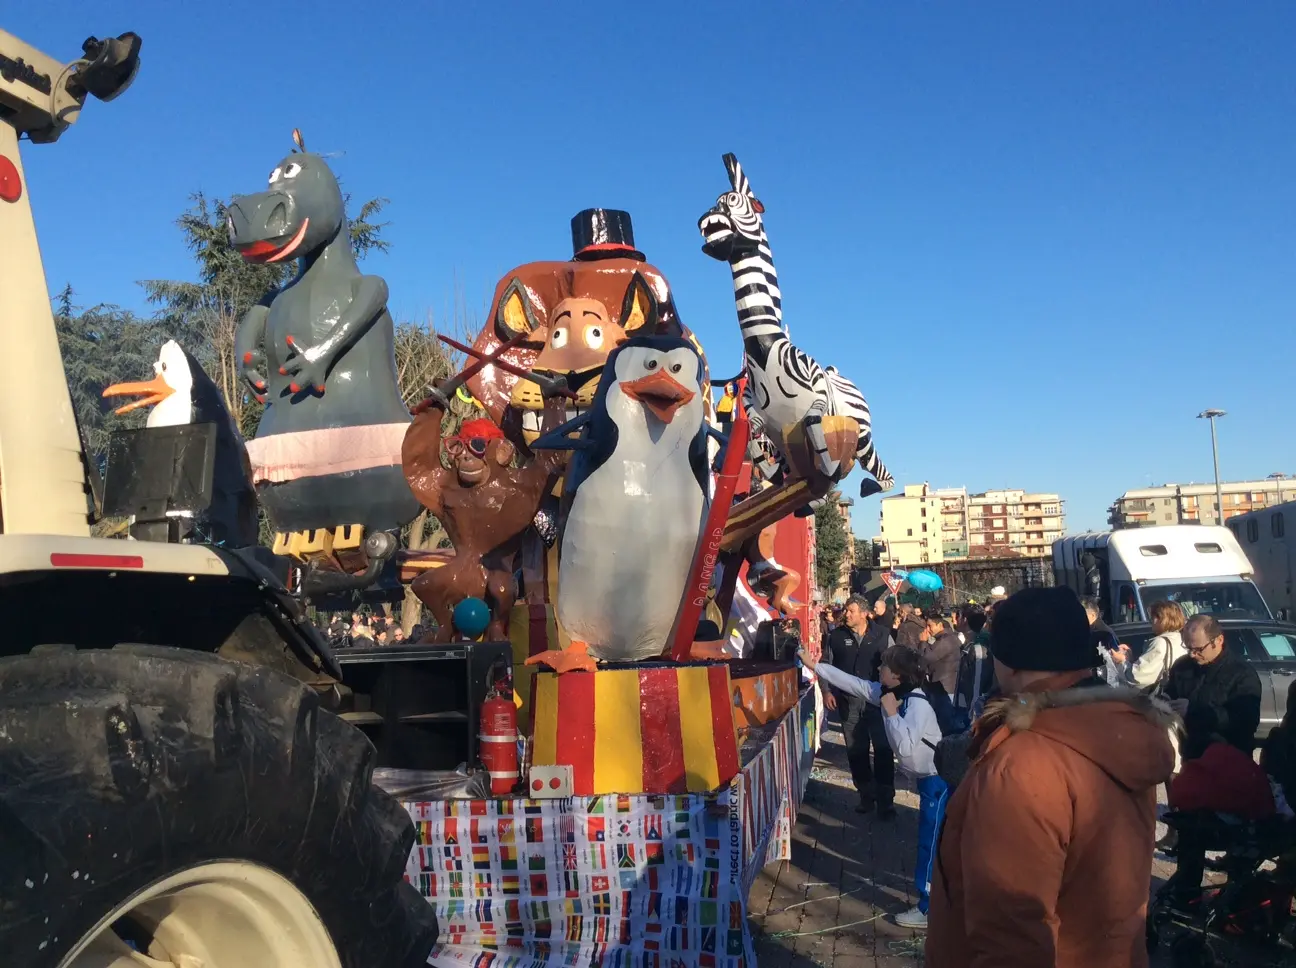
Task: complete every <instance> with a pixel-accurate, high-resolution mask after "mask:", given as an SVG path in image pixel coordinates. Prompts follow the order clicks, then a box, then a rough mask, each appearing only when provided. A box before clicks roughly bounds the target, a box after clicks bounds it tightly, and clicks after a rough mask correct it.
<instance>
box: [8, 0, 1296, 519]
mask: <svg viewBox="0 0 1296 968" xmlns="http://www.w3.org/2000/svg"><path fill="white" fill-rule="evenodd" d="M1063 6H1065V7H1066V8H1067V9H1061V8H1062V7H1063ZM361 11H363V13H362V12H361ZM739 11H741V12H739ZM3 26H4V29H6V30H9V31H11V32H13V33H16V34H17V35H18V36H20V37H22V38H23V39H25V40H27V41H29V42H31V43H34V44H36V45H37V46H38V47H40V48H41V49H43V50H44V51H46V52H47V53H49V54H52V55H55V56H59V57H62V58H66V59H70V58H72V57H73V56H74V55H75V54H76V53H77V52H78V51H79V44H80V41H81V40H82V39H83V38H84V37H85V36H86V35H88V34H90V33H96V34H99V35H104V34H109V33H113V34H115V33H120V32H121V31H123V30H134V31H136V32H138V33H139V34H140V35H141V36H142V37H143V38H144V48H143V57H144V64H143V67H142V69H141V71H140V75H139V78H138V79H137V81H136V83H135V85H134V87H132V88H131V90H130V91H128V92H127V93H126V94H125V95H123V96H122V97H121V98H120V99H118V100H117V101H115V102H113V103H111V104H107V105H103V104H99V103H92V104H90V105H89V106H88V108H87V110H86V112H85V113H84V115H83V118H82V120H81V122H80V123H78V124H77V126H76V127H75V128H74V129H73V130H72V131H71V132H69V133H68V134H67V135H66V136H65V137H64V139H63V141H62V142H60V143H59V144H58V145H54V146H46V147H38V146H28V147H26V148H25V149H24V156H25V161H26V165H27V169H28V174H29V177H30V190H31V195H32V199H33V204H34V206H35V208H36V213H37V219H38V225H39V229H40V232H41V239H42V245H43V251H44V255H45V265H46V271H47V274H48V276H49V282H50V284H51V286H52V287H59V286H61V285H62V284H63V283H65V282H71V283H72V285H73V286H74V287H75V288H76V289H77V291H78V292H79V294H80V299H81V300H82V301H83V302H85V303H93V302H100V301H103V302H115V303H118V304H120V305H123V306H127V307H132V308H136V309H145V308H146V307H145V306H144V305H143V300H142V294H141V292H140V290H139V288H138V287H137V286H136V284H135V283H136V280H140V279H145V278H190V277H192V273H193V266H192V263H191V261H190V260H189V258H188V256H187V253H186V252H185V250H184V248H183V246H182V244H181V241H180V236H179V234H178V232H177V230H176V229H175V228H174V226H173V220H174V218H175V217H176V215H177V214H178V213H179V212H180V211H181V210H182V209H183V208H184V207H185V205H186V198H187V196H188V194H189V193H190V192H193V191H196V190H200V189H201V190H202V191H204V192H207V193H208V194H210V195H214V196H225V195H229V194H232V193H235V192H251V191H257V190H260V189H261V188H262V187H263V186H264V183H265V178H266V175H267V173H268V172H269V171H270V169H271V168H272V167H273V166H274V163H275V162H276V161H277V160H278V159H279V158H280V157H281V156H282V155H283V154H285V153H286V152H287V150H288V148H289V146H290V143H289V133H290V131H291V129H292V128H293V127H300V128H301V129H302V131H303V132H304V134H305V137H306V141H307V145H308V146H309V147H310V148H311V149H312V150H318V151H323V152H338V153H340V154H338V155H337V156H336V157H335V158H334V160H333V164H334V167H335V169H336V171H337V172H338V174H339V176H340V177H341V178H342V180H343V182H344V187H345V188H346V189H348V190H350V191H351V192H353V193H354V194H355V195H356V196H357V197H358V198H368V197H371V196H375V195H381V196H386V197H388V198H390V199H391V205H390V207H389V209H388V217H389V218H390V220H391V226H390V228H389V230H388V238H389V239H390V241H391V242H392V246H393V247H392V250H391V253H390V254H389V255H387V256H381V257H377V258H374V259H371V260H370V261H369V262H368V263H367V264H366V267H367V269H368V270H369V271H372V272H378V273H381V274H382V275H384V276H385V277H386V278H387V280H388V282H389V284H390V287H391V292H392V303H391V305H392V308H393V310H395V311H396V312H397V313H399V314H404V315H407V316H419V317H422V316H423V315H424V314H426V313H428V312H431V313H433V314H434V316H437V317H441V316H444V315H445V314H446V313H447V312H448V311H449V309H450V306H451V303H452V299H453V291H454V287H455V284H456V280H457V281H458V284H459V285H460V286H461V287H462V290H463V292H464V293H465V296H466V299H467V302H468V303H469V305H470V306H472V307H479V306H481V305H483V304H484V303H485V302H486V300H487V299H488V298H489V295H490V292H491V291H492V289H493V286H494V284H495V282H496V281H497V279H498V278H499V277H500V276H501V275H503V274H504V273H505V272H507V271H508V270H509V269H510V268H511V267H512V266H514V265H517V264H519V263H522V262H527V261H531V260H534V259H545V258H565V257H567V256H568V255H569V254H570V241H569V230H568V221H569V219H570V218H571V216H572V215H573V214H574V213H575V212H576V211H578V210H580V209H582V208H586V207H591V206H606V207H616V208H624V209H627V210H629V211H630V212H631V213H632V215H633V217H634V222H635V231H636V237H637V241H638V243H639V246H640V248H641V249H643V250H644V251H645V252H646V253H647V255H648V257H649V258H650V260H652V261H653V262H654V263H655V264H656V265H657V266H659V267H660V268H661V269H662V270H663V271H664V272H665V273H666V275H667V278H668V279H669V280H670V282H671V284H672V286H673V288H674V291H675V297H676V303H677V305H678V306H679V308H680V312H681V315H682V316H683V318H684V320H685V322H687V323H688V324H689V325H690V326H692V327H693V328H694V329H695V330H696V331H697V332H698V333H699V335H700V337H701V339H702V341H703V343H704V345H705V346H706V348H707V352H708V356H709V357H710V359H711V361H712V369H713V372H729V371H731V370H736V369H737V368H738V365H739V363H740V344H739V341H738V335H737V323H736V321H735V317H734V311H733V303H732V291H731V288H730V283H729V275H728V272H727V270H726V268H725V267H724V266H722V265H720V264H719V263H716V262H713V261H712V260H710V259H708V258H707V257H705V256H704V255H702V253H701V252H700V250H699V242H700V238H699V235H698V232H697V227H696V220H697V217H698V216H699V215H700V214H701V213H702V211H703V210H704V209H706V208H707V207H709V206H710V205H711V203H712V202H713V201H714V199H715V196H716V195H717V194H718V193H719V192H720V191H722V190H723V189H724V188H725V187H726V179H725V174H724V168H723V166H722V165H721V162H720V156H721V154H722V153H723V152H725V151H733V152H735V153H737V155H738V157H739V159H740V160H741V161H742V162H743V165H744V167H745V168H746V170H747V171H748V173H749V175H750V177H751V181H752V186H753V188H754V190H755V191H756V193H757V194H758V195H759V196H760V197H761V199H762V201H763V202H764V203H765V206H766V219H767V227H768V230H769V233H770V239H771V244H772V247H773V251H774V255H775V260H776V263H777V266H778V269H779V273H780V282H781V285H782V289H783V294H784V315H785V319H786V321H787V323H788V325H789V327H790V330H791V332H792V335H793V338H794V340H795V341H796V342H797V343H798V344H799V345H800V346H801V347H802V348H803V349H805V350H806V351H807V352H809V353H811V354H812V355H814V356H815V357H816V358H817V359H819V361H820V362H821V363H823V364H825V365H826V364H829V363H831V364H835V365H836V366H837V367H838V368H839V369H840V370H842V371H843V373H845V374H846V375H847V376H849V377H851V378H852V379H854V380H855V381H856V382H857V383H858V384H859V386H860V387H861V389H862V390H863V391H864V393H865V395H866V396H867V397H868V399H869V402H870V404H871V405H872V408H873V412H874V421H875V430H876V437H877V442H878V447H879V449H880V452H881V454H882V457H883V459H884V460H885V461H886V462H887V464H888V465H889V466H890V468H891V470H892V472H893V473H894V474H895V476H896V478H897V480H898V481H902V482H920V481H923V480H927V481H930V482H931V483H932V484H933V485H935V486H951V485H959V484H962V485H966V486H967V487H969V488H971V489H975V490H983V489H986V488H991V487H1003V486H1016V487H1025V488H1028V489H1033V490H1055V491H1059V492H1061V494H1062V495H1063V496H1064V497H1065V498H1066V499H1067V502H1068V512H1069V525H1070V527H1071V528H1072V529H1078V528H1085V527H1097V526H1100V525H1102V523H1103V520H1104V512H1105V508H1106V507H1107V505H1108V504H1110V503H1111V501H1112V500H1113V499H1114V498H1115V497H1116V496H1117V495H1118V494H1120V492H1122V491H1123V490H1125V489H1127V488H1130V487H1142V486H1146V485H1148V484H1149V483H1151V482H1157V483H1160V482H1162V481H1167V480H1178V481H1184V480H1198V481H1203V480H1208V479H1209V478H1210V476H1211V464H1210V445H1209V434H1208V431H1207V428H1206V426H1205V422H1204V421H1197V420H1194V419H1193V416H1194V415H1195V414H1196V413H1197V412H1198V411H1200V410H1202V409H1204V408H1206V407H1221V408H1223V409H1225V410H1227V411H1229V416H1228V417H1227V418H1225V420H1224V421H1223V422H1222V423H1221V425H1220V458H1221V465H1222V471H1223V473H1224V475H1225V477H1227V478H1238V477H1243V476H1264V475H1266V474H1269V473H1271V472H1275V471H1286V472H1296V436H1294V435H1293V433H1292V430H1291V426H1290V420H1291V414H1292V412H1293V404H1294V403H1296V381H1293V380H1292V379H1291V377H1290V370H1289V368H1290V365H1291V362H1292V360H1293V357H1294V353H1293V351H1294V350H1296V327H1294V326H1293V323H1296V273H1294V272H1293V251H1294V250H1296V218H1294V217H1293V216H1294V215H1296V175H1294V173H1296V128H1294V127H1293V125H1292V118H1294V117H1296V72H1294V71H1293V67H1292V65H1293V63H1294V59H1293V55H1296V6H1293V5H1291V4H1289V3H1281V2H1248V3H1245V4H1238V3H1180V4H1169V3H1157V4H1153V3H1135V2H1098V0H1089V2H1086V3H1084V4H1069V5H1061V4H1039V3H1034V2H1027V0H1021V2H1017V3H996V2H978V3H975V4H973V3H924V4H899V3H874V2H869V3H850V4H848V3H827V2H820V3H813V4H795V5H794V4H792V3H786V4H784V3H755V4H752V3H749V4H743V5H741V6H740V5H736V4H724V5H722V4H719V3H696V2H694V3H674V2H658V3H653V4H634V5H623V4H575V3H558V2H551V3H544V4H540V3H527V4H521V3H505V2H496V3H490V4H484V3H483V4H473V5H469V4H461V3H430V2H406V3H391V2H386V0H372V2H368V3H365V4H363V5H362V4H356V3H339V2H335V0H317V2H312V3H306V2H299V0H280V2H277V3H273V4H266V3H257V4H252V3H242V2H229V0H223V2H221V3H212V4H191V3H185V4H179V3H174V2H169V0H148V2H144V0H141V2H136V3H126V2H123V3H117V4H111V5H105V4H102V3H91V2H88V0H85V2H73V0H61V2H60V3H59V4H58V15H57V16H52V15H51V14H50V12H49V10H48V9H46V5H43V4H25V5H10V9H8V10H6V12H5V14H4V22H3ZM858 478H859V474H858V472H856V473H855V474H854V475H852V478H851V480H850V482H849V487H848V492H849V493H856V492H857V488H858ZM877 510H878V499H877V498H870V499H868V500H866V501H858V500H857V503H856V512H855V529H856V531H857V533H860V534H865V535H869V534H873V533H875V532H876V528H877Z"/></svg>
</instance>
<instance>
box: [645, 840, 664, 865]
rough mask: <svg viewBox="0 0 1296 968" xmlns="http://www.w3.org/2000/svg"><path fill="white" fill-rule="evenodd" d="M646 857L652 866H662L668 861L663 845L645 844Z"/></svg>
mask: <svg viewBox="0 0 1296 968" xmlns="http://www.w3.org/2000/svg"><path fill="white" fill-rule="evenodd" d="M644 855H645V856H646V857H647V858H648V863H649V864H650V865H657V864H662V863H665V861H666V856H665V854H664V853H663V852H662V845H661V844H644Z"/></svg>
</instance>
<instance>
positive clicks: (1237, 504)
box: [1107, 474, 1296, 529]
mask: <svg viewBox="0 0 1296 968" xmlns="http://www.w3.org/2000/svg"><path fill="white" fill-rule="evenodd" d="M1220 489H1221V490H1222V491H1223V496H1224V514H1223V520H1224V521H1227V520H1228V519H1229V518H1231V517H1235V516H1237V515H1239V514H1246V513H1247V512H1248V511H1256V510H1259V509H1261V508H1267V507H1272V506H1273V505H1275V504H1281V503H1283V502H1284V501H1290V500H1293V499H1296V478H1293V477H1288V476H1286V475H1284V474H1273V475H1271V476H1270V477H1268V478H1266V479H1265V480H1263V481H1226V482H1224V483H1222V484H1221V485H1220ZM1107 523H1108V524H1110V525H1111V526H1112V527H1113V528H1116V529H1122V528H1141V527H1149V526H1151V525H1154V524H1219V523H1221V521H1220V516H1219V515H1218V514H1217V513H1216V507H1215V485H1214V483H1210V484H1162V485H1161V486H1159V487H1140V488H1135V489H1134V490H1131V491H1126V492H1125V493H1124V494H1122V495H1121V496H1120V497H1119V498H1117V499H1116V503H1115V504H1113V505H1112V506H1111V507H1110V508H1109V509H1108V517H1107Z"/></svg>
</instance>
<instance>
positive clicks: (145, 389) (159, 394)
mask: <svg viewBox="0 0 1296 968" xmlns="http://www.w3.org/2000/svg"><path fill="white" fill-rule="evenodd" d="M173 393H175V390H173V389H172V388H171V387H169V386H168V385H167V382H166V381H165V380H164V379H162V374H160V373H159V374H158V375H157V376H155V377H154V378H153V379H151V380H149V381H147V382H145V383H114V384H113V385H112V386H110V387H108V388H107V389H106V390H104V392H103V395H104V396H105V397H130V396H139V399H138V400H134V401H132V402H130V403H128V404H126V405H125V406H124V407H118V408H117V410H116V411H115V412H116V413H129V412H130V411H132V410H138V409H139V408H140V407H154V406H157V405H158V404H159V403H161V402H162V401H163V400H165V399H166V398H167V397H169V396H171V394H173Z"/></svg>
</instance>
